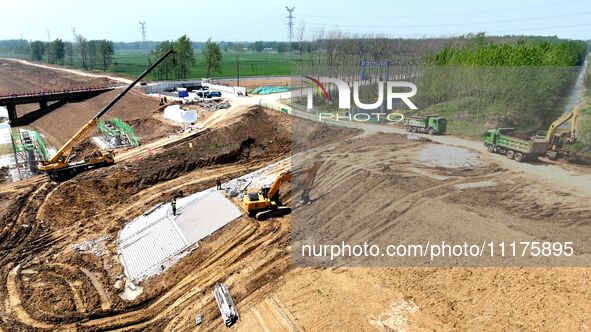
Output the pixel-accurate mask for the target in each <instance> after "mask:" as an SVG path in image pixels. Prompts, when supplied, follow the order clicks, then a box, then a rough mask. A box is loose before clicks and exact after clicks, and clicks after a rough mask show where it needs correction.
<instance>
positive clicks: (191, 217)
mask: <svg viewBox="0 0 591 332" xmlns="http://www.w3.org/2000/svg"><path fill="white" fill-rule="evenodd" d="M178 212H179V215H178V216H177V217H176V219H175V220H174V222H175V223H176V225H177V226H178V228H179V229H180V231H181V232H182V233H183V235H184V237H185V238H186V239H187V241H189V242H190V243H195V242H197V241H199V240H201V239H203V238H205V237H206V236H208V235H210V234H211V233H213V232H215V231H216V230H218V229H220V228H222V227H223V226H225V225H226V224H228V223H229V222H231V221H232V220H234V219H236V218H238V217H240V216H241V215H242V212H241V211H240V210H239V209H238V207H237V206H236V205H234V204H233V203H232V202H230V201H229V200H228V199H227V198H226V197H225V196H224V195H222V193H221V192H219V191H212V192H210V193H208V194H207V195H204V196H203V197H200V198H199V199H198V200H196V201H194V202H191V203H190V204H187V205H185V206H184V207H182V208H180V209H179V211H178Z"/></svg>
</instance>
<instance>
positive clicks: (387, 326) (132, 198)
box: [0, 92, 591, 331]
mask: <svg viewBox="0 0 591 332" xmlns="http://www.w3.org/2000/svg"><path fill="white" fill-rule="evenodd" d="M135 95H136V94H135V93H134V96H135ZM137 95H138V96H141V97H138V99H143V98H144V97H143V96H142V95H141V94H139V92H138V94H137ZM97 98H99V97H97ZM101 98H107V96H101ZM126 98H127V97H126ZM156 102H157V100H156ZM140 103H141V102H140ZM98 104H100V103H98V102H97V105H96V106H98ZM146 105H147V104H146ZM128 106H129V107H130V108H131V107H133V106H132V105H128ZM93 107H94V106H93ZM93 107H90V106H89V109H88V110H87V111H84V112H87V113H88V114H86V115H90V116H91V114H93V113H94V112H95V110H94V108H93ZM90 108H92V110H91V109H90ZM157 109H158V107H157V106H155V107H154V108H149V109H147V110H142V109H134V110H132V111H129V112H130V114H129V116H130V117H129V118H127V119H128V121H130V122H131V123H132V124H134V126H137V127H138V129H137V130H136V133H138V135H142V137H144V138H145V139H148V138H147V137H150V134H151V132H153V131H154V132H157V131H158V130H162V131H161V133H166V131H167V130H168V129H169V128H166V127H162V128H161V125H160V124H159V120H157V119H156V118H154V119H151V118H150V116H151V115H152V114H153V113H155V112H157ZM56 112H58V111H56ZM121 112H124V110H121ZM146 113H147V114H149V115H148V116H145V114H146ZM58 114H60V113H58ZM53 115H54V114H53V113H52V116H53ZM120 117H121V118H123V119H124V120H125V119H126V118H124V116H123V115H121V116H120ZM45 118H46V117H44V118H42V119H45ZM66 119H68V116H67V115H66V114H63V117H62V118H61V120H62V121H66ZM84 119H86V118H84V117H83V116H80V118H78V120H77V121H82V122H83V121H85V120H84ZM47 121H49V120H47ZM52 121H54V120H52ZM55 121H57V120H55ZM134 121H136V122H134ZM154 121H156V122H154ZM298 122H299V123H298V127H297V129H294V128H293V127H292V125H293V121H292V119H290V118H289V117H288V116H287V115H284V114H282V113H278V112H274V111H269V110H264V109H259V108H256V107H253V108H246V107H239V108H233V109H231V110H227V111H226V110H224V111H217V112H213V113H212V114H211V115H210V117H209V118H208V119H207V121H206V125H207V129H205V130H203V131H200V132H198V133H196V134H195V135H193V136H187V137H186V138H182V139H179V140H177V141H174V140H170V141H167V142H165V143H163V144H160V145H159V148H158V149H155V150H154V152H153V153H151V154H149V153H146V150H144V149H143V148H144V147H140V148H138V149H137V151H139V152H138V153H137V154H133V153H130V154H128V155H127V157H126V158H122V159H121V161H119V162H118V163H116V164H115V165H114V166H111V167H107V168H102V169H97V170H93V171H89V172H86V173H83V174H80V175H78V176H76V177H75V178H73V179H71V180H69V181H66V182H63V183H60V184H57V183H51V182H49V181H48V179H47V178H46V177H43V176H38V177H34V178H30V179H27V180H24V181H20V182H16V183H4V184H1V185H0V285H2V287H0V299H2V301H0V318H1V319H0V331H46V330H47V331H49V330H53V331H106V330H120V331H194V330H195V329H196V327H195V323H194V318H195V316H196V315H204V321H203V323H202V324H201V326H200V327H199V329H200V330H208V331H209V330H226V328H225V326H224V324H223V322H222V320H221V318H220V315H219V311H218V308H217V305H216V303H215V301H214V298H213V296H212V290H213V286H214V285H215V283H217V282H224V283H225V284H226V285H228V287H229V288H230V290H231V293H232V296H233V298H234V300H235V302H236V304H237V307H238V310H239V311H240V313H241V320H240V321H239V322H238V323H237V325H236V326H235V327H233V329H237V330H243V331H257V330H311V331H315V330H322V331H324V330H352V331H365V330H375V329H378V330H384V331H390V330H395V331H404V330H409V331H414V330H444V331H446V330H449V331H456V330H488V331H499V330H542V331H555V330H568V331H573V330H585V329H588V325H589V322H590V321H591V310H590V309H589V302H590V301H591V287H589V285H590V281H589V280H591V278H590V277H591V270H590V269H588V268H571V267H565V268H547V267H538V268H522V267H518V268H516V267H490V266H496V265H494V264H491V265H489V267H455V268H449V267H433V266H428V267H391V266H390V267H385V266H379V265H380V264H382V263H385V262H384V261H380V260H379V259H378V260H377V261H375V262H368V261H359V260H357V261H346V260H339V261H337V262H336V263H340V264H341V263H357V265H360V263H364V264H368V265H374V267H371V268H369V267H338V266H337V265H338V264H335V263H334V262H329V261H326V260H325V259H324V260H312V261H309V262H308V263H310V264H312V265H321V266H320V267H310V266H308V267H306V266H302V265H300V264H298V262H302V260H301V254H299V253H298V252H299V246H298V244H299V242H298V241H300V240H302V239H306V238H312V239H313V238H317V239H318V238H333V239H334V238H339V237H342V236H343V235H346V236H347V238H348V239H350V240H351V241H368V240H371V241H374V242H376V243H382V242H386V243H388V242H389V243H391V242H393V241H394V242H395V241H398V240H400V239H401V238H402V239H404V240H406V241H407V242H413V241H419V240H422V239H424V238H427V237H430V236H434V237H438V238H440V239H446V240H454V239H455V240H458V239H459V240H462V239H464V240H466V239H468V240H472V239H477V238H479V237H480V236H482V235H483V234H484V235H486V236H491V238H492V239H496V238H497V237H502V236H501V235H504V234H510V235H512V236H516V237H529V238H532V239H541V240H553V241H572V240H574V241H576V245H575V249H576V251H577V253H578V254H587V256H588V254H589V253H591V244H590V243H591V242H590V241H589V238H588V236H587V235H586V234H590V233H591V232H590V231H591V230H590V229H589V228H590V227H591V224H590V223H589V222H588V220H591V208H590V207H589V204H588V203H587V202H588V196H587V195H582V194H581V193H580V191H576V190H570V189H568V188H566V186H562V187H556V186H553V185H552V182H546V181H543V180H535V179H536V178H535V177H533V176H529V175H528V174H527V173H526V172H520V171H519V170H521V169H526V168H517V167H516V168H515V170H511V169H509V168H508V167H504V165H505V163H504V161H503V163H502V164H501V163H500V162H499V163H496V162H495V160H496V159H494V158H492V157H490V156H489V155H483V154H479V153H477V152H476V153H474V154H476V155H480V156H481V157H482V156H488V157H483V158H482V160H479V162H478V163H475V162H472V161H473V159H474V158H477V156H476V157H475V156H474V155H473V153H472V152H470V153H469V154H465V153H464V151H458V150H454V151H455V152H454V153H455V155H454V156H455V159H454V161H455V162H454V163H453V164H452V165H450V164H449V163H440V162H438V161H441V155H439V157H438V158H435V159H432V161H433V163H430V164H425V163H424V161H425V160H424V158H422V157H421V156H423V157H424V155H422V154H421V153H422V152H423V153H424V151H425V149H431V150H435V152H441V153H447V152H449V151H450V150H449V148H448V146H447V145H444V144H434V143H433V142H429V141H426V140H424V139H420V140H409V139H408V138H407V137H406V136H403V135H398V134H384V133H377V134H373V135H370V134H365V133H364V134H361V133H360V131H358V130H353V129H340V128H336V127H327V126H321V125H319V124H317V123H312V122H306V121H302V120H299V121H298ZM302 124H304V125H303V126H302ZM55 125H56V126H59V125H60V124H59V123H57V122H56V123H55ZM61 125H62V126H63V127H61V130H68V128H67V125H68V124H61ZM71 128H75V125H73V124H72V127H71ZM163 128H164V129H163ZM46 130H50V131H52V132H53V131H54V129H52V128H49V129H46ZM294 130H297V133H295V134H297V135H296V139H295V141H294ZM59 135H60V133H59V130H55V132H54V139H56V140H57V141H59V138H57V137H58V136H59ZM143 135H145V136H143ZM159 135H160V134H159V133H157V134H155V137H156V136H159ZM64 136H65V137H69V136H68V135H64ZM443 138H445V139H452V138H449V137H443ZM438 139H439V138H438ZM434 140H435V139H434ZM292 144H293V145H292ZM479 145H481V144H479ZM294 146H295V149H294ZM304 147H306V148H308V149H309V150H306V153H301V154H298V155H296V156H294V157H293V158H292V163H293V164H294V166H300V167H301V166H303V165H306V164H309V163H312V162H320V163H321V164H322V167H321V169H320V171H319V173H318V176H317V178H316V181H315V182H314V186H313V188H312V191H311V193H310V196H311V199H312V202H311V203H310V204H309V205H304V206H297V204H293V203H295V202H297V199H298V198H299V196H300V195H301V193H302V188H301V185H300V184H301V182H302V179H301V177H298V176H295V177H294V179H293V181H292V183H291V184H288V185H285V186H284V187H282V188H281V189H282V192H283V196H282V200H283V201H284V202H286V203H287V204H291V205H292V207H294V212H293V213H292V214H291V215H289V216H286V217H283V218H276V219H272V220H269V221H265V222H257V221H254V220H253V219H251V218H248V217H246V216H243V217H241V218H239V219H237V220H235V221H234V222H232V223H230V224H228V225H227V226H225V227H224V228H222V229H220V230H218V231H217V232H215V233H214V234H212V235H211V236H209V237H208V238H206V239H204V240H203V241H201V242H200V243H199V247H198V248H197V249H195V250H194V251H192V252H191V253H190V254H188V255H187V256H185V257H184V258H182V259H181V260H180V261H179V262H178V263H177V264H176V265H174V266H173V267H171V268H170V269H169V270H167V271H165V272H163V273H162V274H160V275H158V276H156V277H153V278H150V279H148V280H145V281H144V282H142V283H141V286H142V287H143V289H144V290H143V292H142V294H141V295H140V296H139V297H138V298H136V299H135V300H133V301H125V300H122V299H121V298H120V297H119V295H118V294H119V293H120V292H121V290H122V288H121V287H120V286H121V285H120V284H121V282H122V281H123V278H124V274H123V268H122V266H121V263H120V261H119V257H118V255H117V249H116V247H117V244H116V240H117V233H118V232H119V230H120V229H121V228H122V227H123V225H124V224H125V223H126V222H127V221H129V220H130V219H132V218H134V217H135V216H138V215H140V214H142V213H145V212H146V210H147V209H148V208H150V207H152V206H154V205H155V204H157V203H163V202H167V201H169V200H170V198H171V197H172V196H174V195H176V194H177V193H178V191H179V190H182V191H183V192H184V193H186V194H190V193H193V192H197V191H200V190H203V189H206V188H209V187H212V186H213V185H214V183H215V181H214V179H215V178H217V177H220V178H222V180H227V179H231V178H235V177H237V176H240V175H243V174H246V173H248V172H251V171H253V170H255V169H259V168H261V167H263V166H265V165H268V164H269V163H271V162H274V161H277V160H280V159H284V158H286V157H288V156H290V155H291V153H292V152H294V150H295V151H297V152H301V151H302V150H303V149H304ZM131 152H133V150H131ZM140 152H141V153H140ZM466 156H468V157H466ZM466 158H468V159H469V160H468V161H470V162H466ZM443 159H445V158H443ZM477 159H478V158H477ZM430 160H431V159H430ZM510 162H514V161H510ZM519 165H522V166H520V167H526V166H527V165H525V166H523V165H524V164H519ZM450 166H453V167H450ZM516 170H517V171H516ZM549 172H550V171H549ZM483 181H488V182H491V183H494V185H493V186H489V187H478V186H476V187H473V188H469V189H462V190H460V189H458V188H457V187H456V185H458V184H466V183H479V182H483ZM102 236H108V240H105V241H104V247H105V248H104V250H105V254H104V255H102V256H100V257H98V256H96V255H95V254H93V253H90V252H83V251H78V250H75V249H73V247H72V245H74V244H78V243H80V242H82V241H85V240H92V239H97V238H99V237H102ZM585 257H586V256H585ZM386 263H387V261H386ZM451 263H453V262H451ZM417 265H420V264H416V262H415V264H414V265H410V266H417ZM450 265H453V264H450ZM376 266H378V267H376ZM423 266H424V265H423Z"/></svg>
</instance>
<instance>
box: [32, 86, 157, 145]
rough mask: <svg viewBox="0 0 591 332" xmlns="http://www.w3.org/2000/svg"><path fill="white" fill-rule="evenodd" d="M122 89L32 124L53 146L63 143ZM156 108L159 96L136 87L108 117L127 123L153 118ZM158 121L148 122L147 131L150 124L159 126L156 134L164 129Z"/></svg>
mask: <svg viewBox="0 0 591 332" xmlns="http://www.w3.org/2000/svg"><path fill="white" fill-rule="evenodd" d="M120 92H121V90H120V89H115V90H113V91H110V92H106V93H103V94H102V95H99V96H97V97H94V98H91V99H88V100H86V101H83V102H79V103H69V104H65V105H64V106H62V107H60V108H58V109H56V110H54V111H52V112H50V113H48V114H46V115H45V116H43V117H41V118H39V119H38V120H36V121H34V122H33V123H32V124H31V125H32V126H33V127H35V128H37V129H39V131H40V132H42V133H43V134H44V135H45V136H46V137H47V138H48V140H49V142H50V143H51V144H52V145H55V146H61V145H62V144H64V143H65V142H66V141H67V140H68V139H70V137H72V135H74V134H75V133H76V132H77V131H78V130H79V129H80V127H82V126H83V125H84V124H85V123H86V122H88V121H89V120H90V119H92V117H94V115H95V114H96V113H98V112H99V111H100V110H101V109H102V108H103V107H105V106H106V105H107V104H108V103H109V101H111V99H112V98H114V97H115V96H116V95H117V94H118V93H120ZM157 109H158V100H157V99H156V98H152V97H149V96H147V95H145V94H143V93H142V92H140V91H138V90H135V89H133V90H131V91H130V92H129V93H127V94H126V95H125V97H123V98H122V99H121V100H120V101H119V102H118V103H117V104H116V105H115V106H113V108H112V109H111V110H110V111H109V112H108V113H107V114H106V115H105V118H109V117H115V118H120V119H121V120H123V121H126V122H127V121H131V120H136V119H144V118H150V117H151V116H152V114H154V113H155V112H157ZM148 121H149V120H148ZM156 124H157V123H152V124H150V123H149V122H148V123H147V125H146V126H147V130H146V131H148V132H149V131H150V130H151V129H150V126H152V128H153V129H156V130H155V131H154V132H155V133H159V132H162V130H158V126H157V125H156ZM163 126H164V125H163ZM139 129H140V130H139V132H140V134H146V132H142V131H141V127H140V128H139ZM148 135H149V134H148Z"/></svg>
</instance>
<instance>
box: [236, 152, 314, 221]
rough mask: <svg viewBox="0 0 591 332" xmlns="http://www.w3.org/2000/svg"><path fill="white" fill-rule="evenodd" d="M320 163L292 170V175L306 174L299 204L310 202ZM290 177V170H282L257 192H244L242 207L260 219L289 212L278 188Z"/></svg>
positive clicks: (250, 214)
mask: <svg viewBox="0 0 591 332" xmlns="http://www.w3.org/2000/svg"><path fill="white" fill-rule="evenodd" d="M321 165H322V163H321V162H316V163H314V164H313V165H312V166H311V167H309V168H307V169H305V170H296V171H294V172H293V175H299V174H305V175H306V177H305V178H304V181H303V183H302V186H303V192H302V195H301V196H300V200H299V203H300V204H301V205H304V204H308V203H310V191H311V190H312V184H313V183H314V179H315V178H316V174H317V173H318V170H319V169H320V166H321ZM291 178H292V171H287V172H283V173H281V174H280V175H279V176H278V177H277V179H276V180H275V181H274V182H273V183H272V184H271V185H270V186H263V187H262V188H261V190H260V191H259V192H254V193H246V194H244V198H243V200H242V208H243V209H244V210H245V211H246V212H248V215H249V216H251V217H255V218H256V219H257V220H260V221H264V220H267V219H269V218H272V217H280V216H284V215H287V214H290V213H291V208H290V207H288V206H284V205H283V204H282V202H281V200H280V198H279V195H280V194H279V188H280V187H281V185H282V184H284V183H285V182H287V181H290V180H291Z"/></svg>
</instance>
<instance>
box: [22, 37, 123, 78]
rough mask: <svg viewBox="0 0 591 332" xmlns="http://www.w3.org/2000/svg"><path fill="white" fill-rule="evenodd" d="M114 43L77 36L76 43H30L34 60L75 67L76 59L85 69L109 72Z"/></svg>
mask: <svg viewBox="0 0 591 332" xmlns="http://www.w3.org/2000/svg"><path fill="white" fill-rule="evenodd" d="M114 53H115V50H114V48H113V42H112V41H110V40H106V39H102V40H87V39H86V38H85V37H84V36H82V35H76V43H71V42H64V41H63V40H61V39H56V40H54V41H53V42H42V41H39V40H37V41H34V42H31V43H30V56H31V59H32V60H35V61H43V60H46V61H47V62H48V63H52V64H60V65H63V64H68V65H70V66H74V58H77V59H80V66H81V67H82V68H84V69H98V68H100V69H102V70H107V69H109V67H110V66H111V63H112V62H113V54H114Z"/></svg>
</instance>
